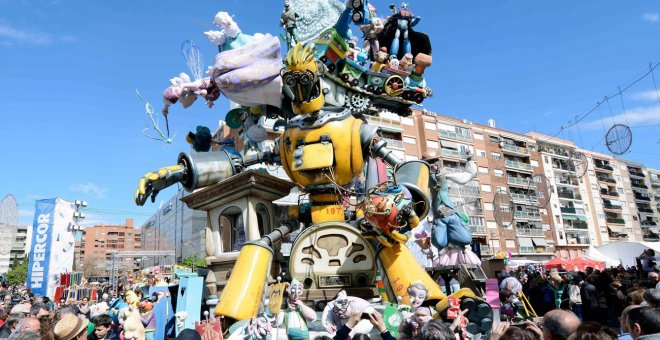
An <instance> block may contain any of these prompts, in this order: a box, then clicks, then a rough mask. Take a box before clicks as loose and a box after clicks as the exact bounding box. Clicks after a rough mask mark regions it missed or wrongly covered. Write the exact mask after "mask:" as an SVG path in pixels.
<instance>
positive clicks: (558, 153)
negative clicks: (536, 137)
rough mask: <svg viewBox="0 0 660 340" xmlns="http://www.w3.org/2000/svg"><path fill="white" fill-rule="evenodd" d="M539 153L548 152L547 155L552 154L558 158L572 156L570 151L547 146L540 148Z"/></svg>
mask: <svg viewBox="0 0 660 340" xmlns="http://www.w3.org/2000/svg"><path fill="white" fill-rule="evenodd" d="M539 152H547V153H551V154H553V155H556V156H561V157H566V158H568V157H570V156H571V155H570V154H569V153H568V151H566V150H562V149H554V148H549V147H546V146H540V147H539Z"/></svg>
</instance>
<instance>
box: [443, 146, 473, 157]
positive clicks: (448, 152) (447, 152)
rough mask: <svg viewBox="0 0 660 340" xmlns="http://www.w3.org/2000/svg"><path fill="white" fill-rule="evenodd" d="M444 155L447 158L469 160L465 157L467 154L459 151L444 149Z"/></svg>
mask: <svg viewBox="0 0 660 340" xmlns="http://www.w3.org/2000/svg"><path fill="white" fill-rule="evenodd" d="M442 154H443V155H445V156H451V157H456V158H462V159H467V155H465V152H462V151H458V150H452V149H445V148H442Z"/></svg>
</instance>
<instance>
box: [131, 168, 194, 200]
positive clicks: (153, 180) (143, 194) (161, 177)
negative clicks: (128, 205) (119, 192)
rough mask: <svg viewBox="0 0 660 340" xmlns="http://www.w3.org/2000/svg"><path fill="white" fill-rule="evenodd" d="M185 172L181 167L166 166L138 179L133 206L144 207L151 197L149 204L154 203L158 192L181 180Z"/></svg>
mask: <svg viewBox="0 0 660 340" xmlns="http://www.w3.org/2000/svg"><path fill="white" fill-rule="evenodd" d="M184 175H185V171H184V168H183V165H180V164H179V165H174V166H168V167H164V168H161V169H159V170H158V171H156V172H149V173H147V174H145V175H144V176H143V177H142V178H140V182H139V184H138V188H137V190H135V196H134V198H135V204H137V205H144V203H145V202H146V201H147V198H149V196H151V202H152V203H153V202H155V201H156V195H158V192H159V191H161V190H163V189H165V188H167V187H169V186H170V185H172V184H174V183H177V182H179V181H181V180H182V179H183V177H184Z"/></svg>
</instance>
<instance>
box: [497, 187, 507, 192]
mask: <svg viewBox="0 0 660 340" xmlns="http://www.w3.org/2000/svg"><path fill="white" fill-rule="evenodd" d="M497 192H506V187H497Z"/></svg>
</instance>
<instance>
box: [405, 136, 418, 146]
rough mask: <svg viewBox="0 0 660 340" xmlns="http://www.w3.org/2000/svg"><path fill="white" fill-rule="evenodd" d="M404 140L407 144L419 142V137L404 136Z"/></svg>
mask: <svg viewBox="0 0 660 340" xmlns="http://www.w3.org/2000/svg"><path fill="white" fill-rule="evenodd" d="M403 142H404V143H406V144H417V139H415V137H408V136H403Z"/></svg>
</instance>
